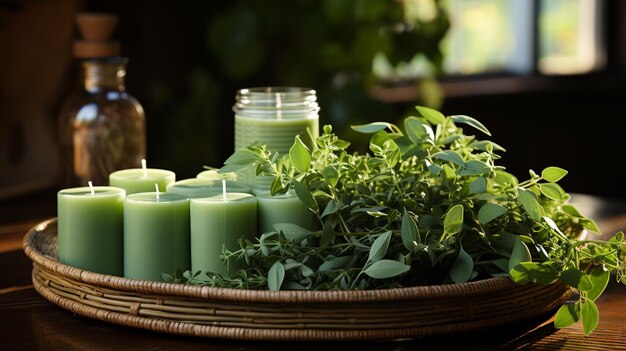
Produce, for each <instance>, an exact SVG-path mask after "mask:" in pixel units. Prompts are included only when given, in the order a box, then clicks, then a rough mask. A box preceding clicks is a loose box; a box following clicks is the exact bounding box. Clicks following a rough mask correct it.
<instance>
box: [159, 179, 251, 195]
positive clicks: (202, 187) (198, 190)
mask: <svg viewBox="0 0 626 351" xmlns="http://www.w3.org/2000/svg"><path fill="white" fill-rule="evenodd" d="M226 189H227V190H228V191H232V192H235V193H246V192H249V191H250V188H249V187H248V186H247V185H244V184H241V183H237V182H234V181H229V180H227V181H226ZM167 192H168V193H176V194H181V195H186V196H188V197H209V196H212V195H215V194H221V193H222V182H221V180H219V179H198V178H190V179H183V180H180V181H178V182H176V183H172V184H170V185H168V186H167Z"/></svg>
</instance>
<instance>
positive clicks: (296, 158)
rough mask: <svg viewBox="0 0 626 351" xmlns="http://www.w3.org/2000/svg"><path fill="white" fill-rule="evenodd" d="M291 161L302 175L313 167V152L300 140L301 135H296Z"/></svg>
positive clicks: (291, 151)
mask: <svg viewBox="0 0 626 351" xmlns="http://www.w3.org/2000/svg"><path fill="white" fill-rule="evenodd" d="M289 160H290V161H291V163H292V164H293V166H294V167H295V168H296V169H297V170H298V171H300V172H301V173H306V172H307V171H308V170H309V168H310V167H311V152H310V151H309V148H308V147H307V146H306V145H304V143H303V142H302V140H300V136H299V135H296V138H295V140H294V142H293V145H292V146H291V148H290V149H289Z"/></svg>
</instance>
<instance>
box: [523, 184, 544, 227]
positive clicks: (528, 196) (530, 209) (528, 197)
mask: <svg viewBox="0 0 626 351" xmlns="http://www.w3.org/2000/svg"><path fill="white" fill-rule="evenodd" d="M517 189H518V192H519V200H520V202H521V203H522V207H524V210H526V213H527V214H528V216H529V217H530V218H532V219H534V220H535V221H539V220H541V215H542V211H541V205H539V203H538V202H537V199H535V196H534V195H533V194H532V193H531V192H530V191H528V190H526V189H524V188H517Z"/></svg>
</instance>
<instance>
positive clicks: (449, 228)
mask: <svg viewBox="0 0 626 351" xmlns="http://www.w3.org/2000/svg"><path fill="white" fill-rule="evenodd" d="M462 226H463V205H461V204H457V205H454V206H452V207H450V209H448V212H447V213H446V217H445V218H444V220H443V230H444V231H445V232H446V233H448V234H456V233H458V232H460V231H461V228H462Z"/></svg>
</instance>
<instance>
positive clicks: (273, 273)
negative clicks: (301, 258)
mask: <svg viewBox="0 0 626 351" xmlns="http://www.w3.org/2000/svg"><path fill="white" fill-rule="evenodd" d="M283 279H285V266H283V264H282V263H280V261H276V262H274V264H273V265H272V267H270V270H269V272H268V273H267V286H268V288H269V289H270V290H272V291H277V290H280V286H281V285H282V284H283Z"/></svg>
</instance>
